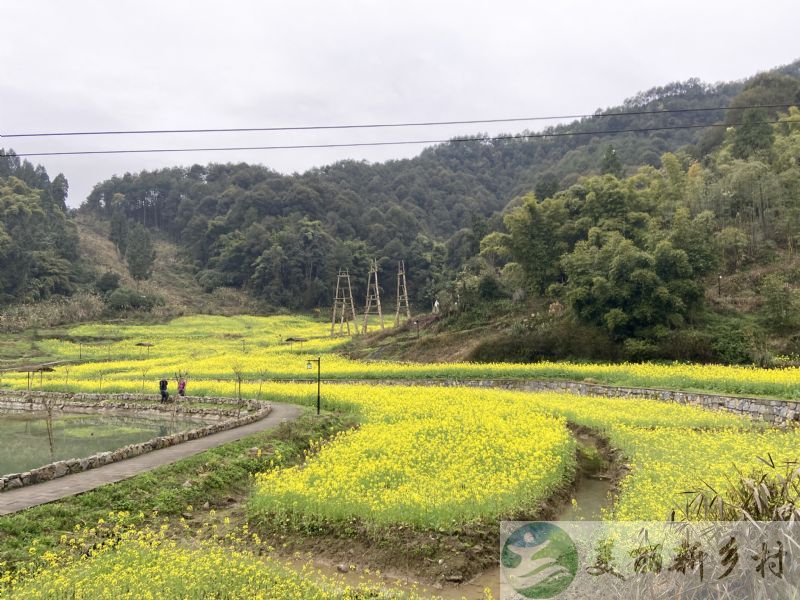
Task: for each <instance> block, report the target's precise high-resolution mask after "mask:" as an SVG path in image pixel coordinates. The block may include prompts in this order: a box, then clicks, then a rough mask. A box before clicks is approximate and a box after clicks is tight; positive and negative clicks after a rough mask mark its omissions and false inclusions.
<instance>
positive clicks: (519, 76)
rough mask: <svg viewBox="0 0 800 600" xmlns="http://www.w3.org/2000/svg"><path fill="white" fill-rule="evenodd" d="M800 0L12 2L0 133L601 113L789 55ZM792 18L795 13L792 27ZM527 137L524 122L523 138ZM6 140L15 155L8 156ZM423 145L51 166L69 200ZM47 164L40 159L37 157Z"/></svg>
mask: <svg viewBox="0 0 800 600" xmlns="http://www.w3.org/2000/svg"><path fill="white" fill-rule="evenodd" d="M794 8H795V7H794V3H791V2H788V1H779V0H766V1H765V2H761V3H760V4H759V5H758V6H757V7H754V6H753V5H752V3H750V2H742V1H735V2H724V3H723V2H718V1H715V2H689V1H688V0H676V1H673V2H671V3H669V4H663V3H659V4H656V3H631V2H622V1H621V0H616V1H611V2H603V3H598V2H592V1H590V0H582V1H578V0H568V1H564V2H549V3H545V2H541V1H539V2H522V1H518V2H511V1H493V2H488V1H486V2H463V1H462V2H450V1H448V2H424V1H421V0H415V1H403V2H400V1H396V0H392V1H387V2H377V1H375V2H367V1H360V2H355V1H353V2H338V3H334V2H324V1H321V0H320V1H313V2H312V1H293V2H258V1H246V2H245V1H240V2H235V1H232V2H227V3H219V2H197V1H186V0H181V1H175V0H171V1H170V2H162V1H153V0H137V1H131V0H124V1H116V2H100V1H92V2H89V1H82V0H73V1H71V2H59V1H57V0H52V1H47V2H17V3H10V2H9V3H5V6H4V7H3V22H4V26H3V41H2V44H0V73H2V74H3V76H2V79H0V133H9V132H22V131H42V130H57V131H63V130H76V129H140V128H187V127H236V126H273V125H277V126H292V125H306V124H329V123H365V122H391V121H411V120H440V119H472V118H492V117H513V116H534V115H547V114H563V113H575V112H578V113H582V112H592V111H593V110H594V109H596V108H599V107H605V106H610V105H613V104H616V103H618V102H620V101H621V100H622V99H624V98H625V97H627V96H631V95H633V94H635V93H636V92H638V91H640V90H643V89H646V88H649V87H652V86H654V85H662V84H665V83H668V82H670V81H674V80H680V79H687V78H689V77H700V78H702V79H705V80H708V81H718V80H728V79H735V78H742V77H745V76H747V75H750V74H752V73H754V72H756V71H758V70H764V69H767V68H771V67H773V66H776V65H778V64H781V63H786V62H789V61H791V60H793V59H794V58H796V54H797V50H796V48H795V39H796V33H795V31H794V29H795V27H794V23H793V20H792V19H791V18H789V16H790V15H792V14H793V13H794ZM781 15H785V17H784V18H781ZM522 128H523V125H520V126H519V129H522ZM511 129H512V127H511V126H502V127H494V128H489V127H486V126H478V127H466V128H465V127H457V128H441V129H435V130H424V131H421V130H386V131H378V130H375V131H360V132H356V131H337V132H317V133H313V132H304V133H291V134H290V133H261V134H241V135H233V134H230V135H214V136H158V137H157V136H148V137H143V136H142V137H120V138H110V137H97V138H61V139H55V138H45V139H35V140H34V139H26V140H20V139H15V140H0V145H3V146H5V147H9V146H10V147H13V148H15V149H16V150H17V151H18V152H23V151H36V150H41V151H47V150H64V149H99V148H131V147H134V148H143V147H164V146H227V145H267V144H275V143H314V142H329V141H336V142H347V141H367V140H381V139H399V138H418V137H425V138H428V137H436V138H440V137H449V136H453V135H457V134H462V133H475V132H477V131H487V130H488V131H489V132H492V133H494V132H498V131H509V130H511ZM9 142H11V143H9ZM419 150H420V148H418V147H408V146H399V147H393V148H361V149H337V150H303V151H301V150H295V151H284V152H241V153H198V154H190V155H188V154H182V155H170V154H154V155H121V156H93V157H62V158H55V157H54V158H47V159H41V160H38V161H37V162H41V163H43V164H44V165H45V166H46V167H47V169H48V171H49V172H51V174H52V175H55V173H57V172H59V171H63V172H64V173H65V175H66V176H67V178H68V179H69V181H70V186H71V191H72V193H71V198H70V202H71V204H73V205H77V204H79V203H80V202H81V201H82V199H83V198H84V197H85V196H86V194H87V193H88V192H89V191H90V189H91V187H92V185H93V184H94V183H96V182H97V181H99V180H101V179H105V178H107V177H109V176H110V175H112V174H115V173H119V174H121V173H124V172H126V171H137V170H141V169H143V168H150V169H152V168H158V167H161V166H170V165H176V164H187V163H193V162H208V161H218V162H224V161H228V160H231V161H240V160H243V161H251V162H262V163H264V164H267V165H268V166H270V167H272V168H275V169H277V170H280V171H284V172H292V171H302V170H305V169H307V168H309V167H312V166H317V165H321V164H326V163H329V162H332V161H334V160H338V159H341V158H356V159H362V158H364V159H369V160H385V159H387V158H392V157H407V156H411V155H413V154H415V153H417V152H418V151H419ZM34 160H36V159H34Z"/></svg>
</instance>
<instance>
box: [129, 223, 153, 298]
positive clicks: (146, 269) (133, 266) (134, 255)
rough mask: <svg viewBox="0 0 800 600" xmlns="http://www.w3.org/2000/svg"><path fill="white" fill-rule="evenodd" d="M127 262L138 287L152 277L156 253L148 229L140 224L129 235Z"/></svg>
mask: <svg viewBox="0 0 800 600" xmlns="http://www.w3.org/2000/svg"><path fill="white" fill-rule="evenodd" d="M125 260H126V261H127V263H128V271H129V272H130V274H131V277H133V278H134V279H135V280H136V284H137V286H138V284H139V282H140V281H143V280H145V279H149V278H150V275H152V273H153V263H154V262H155V260H156V251H155V248H153V241H152V240H151V239H150V234H149V233H148V232H147V229H145V228H144V227H143V226H142V225H140V224H138V223H137V224H136V227H134V228H133V229H132V230H131V232H130V234H129V235H128V241H127V249H126V251H125Z"/></svg>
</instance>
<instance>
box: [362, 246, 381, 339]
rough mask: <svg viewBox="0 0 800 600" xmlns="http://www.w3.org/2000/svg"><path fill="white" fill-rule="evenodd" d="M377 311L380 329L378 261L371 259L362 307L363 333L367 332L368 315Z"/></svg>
mask: <svg viewBox="0 0 800 600" xmlns="http://www.w3.org/2000/svg"><path fill="white" fill-rule="evenodd" d="M375 313H377V315H378V317H380V320H381V329H383V327H384V326H383V312H382V311H381V292H380V288H379V287H378V261H377V260H373V261H372V262H371V263H370V266H369V275H368V276H367V302H366V306H365V307H364V327H363V328H362V330H361V331H362V332H363V333H367V327H368V325H369V316H370V315H371V314H375Z"/></svg>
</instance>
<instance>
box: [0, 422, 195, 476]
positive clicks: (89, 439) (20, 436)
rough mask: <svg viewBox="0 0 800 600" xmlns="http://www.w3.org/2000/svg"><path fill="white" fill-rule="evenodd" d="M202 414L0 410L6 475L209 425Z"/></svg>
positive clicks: (1, 465)
mask: <svg viewBox="0 0 800 600" xmlns="http://www.w3.org/2000/svg"><path fill="white" fill-rule="evenodd" d="M203 424H204V423H203V422H202V421H199V420H197V419H194V420H190V419H185V418H184V419H181V418H173V417H172V415H169V416H164V417H143V416H129V415H119V414H77V413H65V412H54V413H53V415H52V419H51V422H50V423H48V419H47V413H45V412H25V413H9V412H0V475H5V474H8V473H21V472H24V471H27V470H30V469H34V468H36V467H41V466H43V465H46V464H48V463H51V462H54V461H57V460H65V459H69V458H84V457H87V456H91V455H92V454H96V453H98V452H106V451H110V450H116V449H117V448H121V447H123V446H127V445H128V444H138V443H140V442H146V441H147V440H150V439H152V438H154V437H159V436H164V435H169V434H172V433H177V432H179V431H188V430H190V429H196V428H198V427H202V426H203Z"/></svg>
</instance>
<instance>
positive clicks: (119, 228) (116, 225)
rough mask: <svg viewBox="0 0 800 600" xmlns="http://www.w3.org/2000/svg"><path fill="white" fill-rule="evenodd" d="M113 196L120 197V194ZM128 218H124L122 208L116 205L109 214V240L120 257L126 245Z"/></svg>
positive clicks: (123, 254) (123, 253)
mask: <svg viewBox="0 0 800 600" xmlns="http://www.w3.org/2000/svg"><path fill="white" fill-rule="evenodd" d="M115 196H121V197H123V198H124V196H122V194H115ZM128 234H129V228H128V217H126V216H125V211H124V210H123V208H122V206H121V205H119V204H117V205H116V206H114V209H113V211H112V213H111V229H110V232H109V235H108V237H109V239H110V240H111V241H112V242H114V246H116V248H117V252H119V255H120V256H125V252H126V250H127V245H128Z"/></svg>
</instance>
